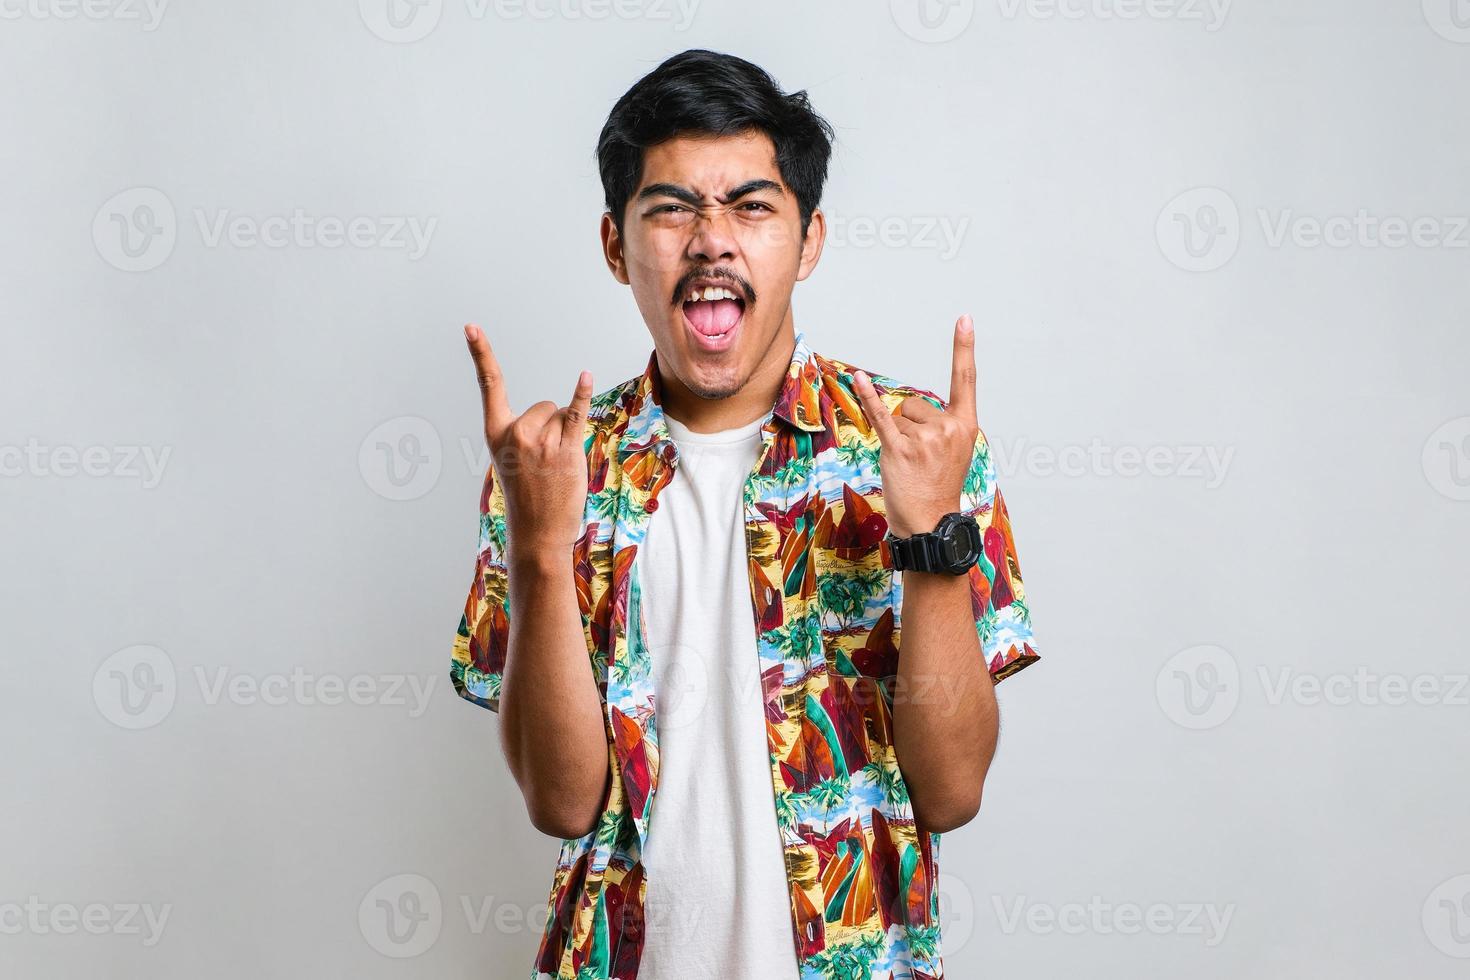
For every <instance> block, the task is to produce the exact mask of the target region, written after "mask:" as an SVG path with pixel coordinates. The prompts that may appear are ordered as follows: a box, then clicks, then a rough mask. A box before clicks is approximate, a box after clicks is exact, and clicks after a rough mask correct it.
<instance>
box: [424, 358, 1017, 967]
mask: <svg viewBox="0 0 1470 980" xmlns="http://www.w3.org/2000/svg"><path fill="white" fill-rule="evenodd" d="M795 336H796V346H795V350H794V352H793V354H792V358H791V365H790V367H789V368H788V371H787V375H786V378H785V380H784V382H783V383H782V387H781V389H780V393H779V394H778V395H777V398H776V401H775V403H774V405H773V407H772V410H771V413H770V414H769V415H768V416H767V418H766V421H765V423H764V424H763V426H762V428H761V434H762V439H763V446H762V449H761V451H760V454H759V456H758V458H757V461H756V463H755V466H754V468H753V470H752V472H751V474H750V476H749V477H748V478H747V480H746V483H745V490H744V508H745V529H746V531H745V542H746V550H747V556H748V560H749V568H750V600H751V616H752V623H753V627H754V630H755V633H756V637H757V649H758V652H759V657H760V665H759V667H760V676H761V680H762V690H763V695H764V700H765V716H766V742H767V746H768V749H769V757H770V766H771V791H772V794H773V797H772V798H773V803H774V805H775V809H776V814H777V818H778V823H779V825H780V829H781V836H782V846H783V848H784V851H785V864H786V874H787V882H788V890H789V897H790V911H791V941H792V942H793V943H794V944H795V948H796V954H797V962H798V963H799V965H800V970H801V977H802V980H834V978H853V980H870V978H871V980H926V978H938V977H942V976H943V975H944V967H943V962H942V960H941V957H940V936H939V898H938V889H937V885H938V881H939V878H938V875H939V838H940V835H939V834H938V833H936V832H933V831H930V830H928V829H927V828H926V827H924V826H923V825H922V822H921V821H916V820H915V818H914V814H913V811H912V808H911V807H910V804H909V795H908V789H907V787H906V786H905V784H904V779H903V774H902V772H901V771H900V769H899V766H898V761H897V756H896V754H895V752H894V748H893V723H892V713H893V696H894V691H893V681H894V677H895V675H896V674H897V671H898V660H899V655H900V650H901V646H902V643H901V636H902V624H901V622H900V614H901V612H902V604H903V574H904V573H903V572H901V571H895V570H894V569H893V563H892V557H891V555H890V553H889V550H888V547H887V545H886V544H884V542H883V536H884V534H885V533H886V531H887V522H886V521H885V520H884V516H883V515H884V507H883V491H882V483H881V480H880V475H879V442H878V434H877V431H876V430H874V429H873V428H871V427H870V426H869V424H868V422H867V421H866V419H865V417H864V414H863V412H862V410H861V408H860V403H859V401H858V396H857V394H856V393H855V390H854V386H853V380H852V374H853V371H854V367H853V366H852V365H849V364H847V363H845V362H843V361H838V360H835V359H832V358H828V357H823V356H822V355H820V354H817V353H815V352H813V351H812V350H811V349H810V348H809V347H808V346H807V342H806V338H805V335H804V334H803V333H802V332H801V331H800V330H799V329H798V330H797V331H796V332H795ZM867 373H868V374H869V376H870V377H871V378H872V381H873V384H874V386H875V388H876V389H877V391H878V393H879V395H880V396H881V397H882V399H883V401H884V403H885V404H887V405H888V406H889V408H890V409H893V408H896V407H897V405H898V404H899V402H900V401H901V400H902V399H904V398H908V397H914V396H917V397H922V398H925V399H926V400H928V401H929V402H930V403H931V404H933V405H934V406H935V407H938V408H945V407H947V405H946V403H945V402H944V401H943V400H942V399H940V398H939V397H938V396H937V395H935V394H934V393H932V392H930V391H926V390H924V389H921V388H914V387H910V386H907V385H903V384H900V383H899V382H897V381H895V380H894V379H892V378H889V377H885V376H883V375H880V374H877V373H875V372H871V371H869V372H867ZM661 391H662V382H661V380H660V377H659V371H658V359H657V355H656V354H650V355H649V358H648V366H647V369H646V370H645V371H644V372H643V374H642V375H641V376H640V377H637V378H633V379H631V380H629V381H626V382H623V383H622V384H619V385H618V386H616V387H614V388H611V389H609V390H607V391H604V392H602V393H600V394H597V395H595V396H594V397H593V400H592V405H591V410H590V412H589V414H588V431H587V436H586V440H585V443H586V451H587V460H588V485H587V509H586V514H585V517H584V521H583V533H582V536H581V538H580V539H579V540H578V541H577V543H576V544H575V546H574V547H573V548H572V551H571V554H569V555H568V556H567V557H568V560H569V561H571V562H572V563H573V567H574V569H575V581H576V588H577V599H578V601H579V603H580V606H581V611H582V625H583V628H584V630H585V633H586V638H587V650H588V654H589V666H590V670H591V674H592V676H593V678H595V680H596V683H597V687H598V691H599V693H600V695H601V698H602V702H603V707H604V713H605V715H606V720H607V728H606V733H607V738H608V745H609V748H610V751H609V765H610V766H611V768H612V779H611V780H610V784H609V789H608V795H607V797H606V799H605V800H604V803H603V813H602V819H601V821H600V822H599V824H598V826H597V827H596V829H595V830H594V831H592V832H591V833H589V834H588V835H587V836H585V837H580V838H575V839H567V840H564V841H563V842H562V846H561V853H560V855H559V856H558V858H557V864H556V870H555V873H554V876H553V880H552V885H551V891H550V895H549V897H548V910H547V912H548V919H547V924H546V928H545V931H544V933H543V935H542V937H541V940H540V949H539V951H538V953H537V956H536V962H535V966H534V968H533V971H532V973H531V978H532V980H588V978H597V980H612V978H623V980H632V978H635V977H636V976H637V973H638V961H639V956H640V954H641V952H642V949H643V924H644V923H643V914H642V913H643V899H644V893H645V891H644V890H645V885H646V881H645V869H644V866H643V864H642V861H641V856H642V854H643V848H644V845H645V844H646V842H647V839H648V828H649V821H650V817H651V815H652V813H653V810H654V807H655V806H656V798H657V794H658V784H659V749H658V714H657V707H658V706H657V705H656V704H655V703H654V693H653V684H652V674H651V672H650V655H651V651H652V650H653V649H655V648H656V644H653V643H650V638H649V636H648V635H647V631H646V624H645V621H644V616H643V612H642V606H641V602H640V589H639V574H638V564H637V563H638V557H639V545H640V544H641V543H642V542H643V540H644V534H645V532H646V531H647V529H648V525H649V521H650V520H651V518H652V517H653V514H654V512H655V511H656V509H657V508H658V496H659V491H660V490H662V489H663V488H664V487H666V486H668V484H669V482H670V481H671V480H672V479H673V478H674V473H675V471H676V469H677V467H678V465H679V449H678V446H677V444H676V443H675V442H674V441H673V439H672V438H671V437H670V434H669V430H668V427H667V425H666V424H665V417H664V414H663V409H662V406H661V404H660V395H661ZM960 504H961V507H960V509H961V510H962V511H964V512H965V513H967V514H972V515H974V516H975V518H976V519H977V521H978V522H979V525H980V527H981V529H982V531H983V534H984V555H983V556H982V557H981V558H980V560H979V562H978V563H977V565H976V566H975V567H973V568H971V569H970V570H969V572H968V573H967V574H968V577H969V580H970V599H971V608H972V610H973V612H974V617H975V629H976V630H977V632H978V634H979V637H980V641H981V647H982V650H983V652H984V656H985V660H986V662H987V664H988V665H989V669H990V674H991V676H992V677H993V678H994V679H995V680H997V681H999V680H1000V679H1002V678H1004V677H1008V676H1010V675H1011V674H1013V673H1015V672H1016V671H1018V670H1020V669H1021V668H1022V667H1025V666H1026V665H1028V664H1031V663H1033V662H1035V661H1036V659H1037V653H1036V650H1035V647H1034V645H1033V642H1032V635H1031V615H1030V611H1029V609H1028V607H1027V604H1026V592H1025V589H1024V587H1023V585H1022V583H1021V569H1020V566H1019V564H1018V563H1017V559H1016V548H1015V541H1014V540H1013V537H1012V534H1011V526H1010V520H1009V518H1008V517H1007V514H1006V506H1005V501H1004V499H1003V498H1002V497H1001V494H1000V490H999V488H998V487H997V486H996V481H995V469H994V465H993V463H992V461H991V455H990V451H989V446H988V444H987V442H986V440H985V436H984V433H983V432H981V433H980V434H979V435H978V436H977V437H976V440H975V450H974V454H973V457H972V460H971V464H970V470H969V475H968V477H967V479H966V481H965V486H964V490H963V493H962V496H961V500H960ZM505 558H506V524H505V499H504V495H503V493H502V489H501V487H500V485H499V483H498V481H497V480H496V478H495V471H494V468H493V466H492V467H491V468H490V469H489V471H488V472H487V473H486V478H485V484H484V490H483V493H482V494H481V499H480V536H479V551H478V556H477V560H476V565H475V574H474V580H473V583H472V585H471V588H470V593H469V598H468V601H467V602H466V603H465V609H464V616H463V618H462V619H461V621H460V624H459V631H458V633H457V635H456V636H455V638H454V646H453V656H452V662H451V668H450V674H451V677H452V679H453V682H454V686H455V690H456V691H457V692H458V693H459V694H460V695H461V696H462V697H464V698H465V699H466V700H469V701H473V702H474V703H476V704H479V705H483V706H485V707H487V708H490V709H491V710H499V696H500V681H501V672H502V671H503V670H504V668H505V658H506V649H507V640H508V637H509V629H510V626H509V619H508V616H509V611H510V603H509V597H508V594H507V589H506V585H507V572H506V566H505ZM918 687H919V685H918V684H915V685H914V688H915V690H914V692H913V695H912V696H914V697H918V696H920V694H921V692H920V691H919V690H918ZM900 696H903V695H902V692H900ZM665 832H675V831H674V830H673V829H672V828H671V829H670V830H669V831H665ZM773 846H774V845H773Z"/></svg>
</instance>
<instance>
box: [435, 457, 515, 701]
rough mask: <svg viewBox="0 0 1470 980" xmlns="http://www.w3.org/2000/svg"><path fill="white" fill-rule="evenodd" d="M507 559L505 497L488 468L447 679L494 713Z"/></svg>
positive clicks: (506, 618)
mask: <svg viewBox="0 0 1470 980" xmlns="http://www.w3.org/2000/svg"><path fill="white" fill-rule="evenodd" d="M505 559H506V548H505V494H504V492H503V491H502V489H501V486H500V481H499V480H497V479H496V477H495V468H494V466H490V467H488V468H487V469H486V472H485V486H484V489H483V490H482V491H481V492H480V540H479V547H478V549H477V551H476V554H475V577H474V579H473V580H472V581H471V582H470V591H469V596H468V598H466V600H465V605H464V614H463V615H462V616H461V617H460V620H459V630H458V632H457V633H456V634H455V637H454V648H453V654H452V657H451V659H450V664H449V678H450V680H451V681H452V682H453V683H454V691H455V693H456V694H458V695H459V696H460V697H462V698H464V699H465V700H466V701H473V702H474V703H475V704H478V705H480V706H482V707H486V708H489V709H490V710H491V711H496V712H498V711H499V710H500V679H501V674H502V673H503V672H504V670H505V653H506V649H507V648H508V646H509V643H510V592H509V589H508V588H507V585H508V583H509V581H510V576H509V574H508V571H507V569H506V566H505Z"/></svg>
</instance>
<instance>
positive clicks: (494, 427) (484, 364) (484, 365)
mask: <svg viewBox="0 0 1470 980" xmlns="http://www.w3.org/2000/svg"><path fill="white" fill-rule="evenodd" d="M464 339H465V343H467V344H468V345H469V348H470V357H471V358H473V359H474V362H475V378H476V379H477V380H478V381H479V382H480V404H481V407H482V408H483V409H484V413H485V435H486V437H487V438H493V439H494V440H495V441H497V442H498V441H499V440H500V434H501V433H502V432H504V431H505V428H506V427H507V426H508V425H510V424H511V422H513V421H515V416H514V415H513V414H512V413H511V410H510V402H509V401H508V400H507V399H506V396H505V377H504V375H502V374H501V373H500V362H499V361H497V360H496V359H495V353H494V352H493V351H492V350H491V349H490V341H489V340H488V339H486V337H485V331H483V330H481V329H480V328H479V327H477V326H475V325H474V324H473V323H467V324H465V328H464Z"/></svg>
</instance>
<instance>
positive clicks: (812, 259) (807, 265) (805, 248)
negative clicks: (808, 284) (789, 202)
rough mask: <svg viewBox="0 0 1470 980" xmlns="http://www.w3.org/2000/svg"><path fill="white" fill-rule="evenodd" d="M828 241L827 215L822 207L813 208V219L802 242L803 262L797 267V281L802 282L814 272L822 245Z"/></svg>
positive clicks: (820, 255) (820, 254)
mask: <svg viewBox="0 0 1470 980" xmlns="http://www.w3.org/2000/svg"><path fill="white" fill-rule="evenodd" d="M826 241H827V216H826V215H825V214H823V213H822V209H821V208H813V209H812V220H811V222H810V223H809V224H807V226H806V238H804V239H803V240H802V243H801V264H800V265H798V266H797V269H796V281H797V282H800V281H801V280H803V279H805V278H806V277H807V276H809V275H811V274H812V270H813V269H815V268H816V267H817V260H818V259H820V258H821V257H822V245H823V244H824V243H825V242H826Z"/></svg>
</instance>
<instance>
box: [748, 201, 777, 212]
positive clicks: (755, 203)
mask: <svg viewBox="0 0 1470 980" xmlns="http://www.w3.org/2000/svg"><path fill="white" fill-rule="evenodd" d="M740 206H741V207H742V208H760V209H761V210H762V211H770V210H771V206H770V205H768V204H765V203H763V202H761V201H746V202H745V203H744V204H742V205H740Z"/></svg>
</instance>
